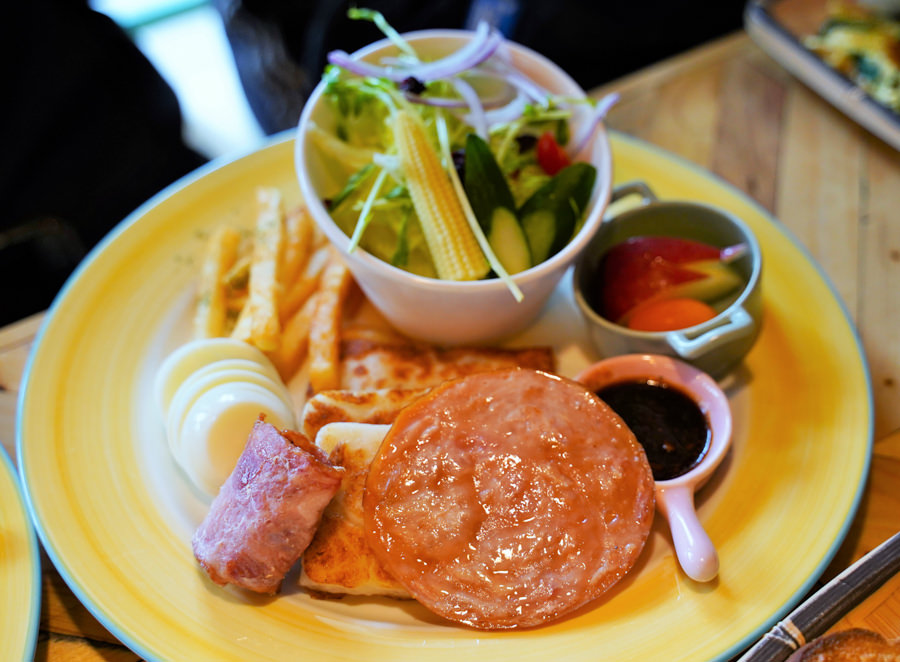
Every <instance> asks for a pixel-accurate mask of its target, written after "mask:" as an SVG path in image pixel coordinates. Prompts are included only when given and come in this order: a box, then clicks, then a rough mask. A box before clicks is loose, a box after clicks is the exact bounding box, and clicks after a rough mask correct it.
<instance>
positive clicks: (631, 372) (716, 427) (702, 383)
mask: <svg viewBox="0 0 900 662" xmlns="http://www.w3.org/2000/svg"><path fill="white" fill-rule="evenodd" d="M575 379H576V381H578V382H581V383H582V384H583V385H585V386H586V387H587V388H589V389H590V390H591V391H593V392H595V393H596V392H597V391H599V390H601V389H603V388H605V387H607V386H611V385H613V384H619V383H622V382H634V381H659V382H663V383H665V384H667V385H669V386H671V387H674V388H677V389H678V390H680V391H681V392H682V393H683V394H685V395H687V396H688V397H690V398H691V399H692V400H693V401H694V402H695V403H696V404H697V406H698V407H699V408H700V411H701V412H702V413H703V415H704V416H705V417H706V421H707V424H708V426H709V430H710V440H709V446H708V448H707V450H706V452H705V454H704V455H703V456H702V457H701V458H700V460H699V461H698V462H697V463H696V464H695V465H694V466H693V467H692V468H691V469H689V470H688V471H687V472H686V473H683V474H681V475H680V476H676V477H674V478H671V479H668V480H657V481H656V507H657V509H658V510H659V512H660V513H662V515H663V516H664V517H665V518H666V519H667V520H668V523H669V530H670V531H671V533H672V542H673V544H674V546H675V554H676V556H677V557H678V562H679V564H680V565H681V568H682V569H683V570H684V572H685V574H686V575H687V576H688V577H690V578H691V579H693V580H695V581H698V582H708V581H711V580H712V579H714V578H715V577H716V575H717V574H718V572H719V555H718V553H717V552H716V548H715V546H714V545H713V543H712V541H711V540H710V538H709V535H707V533H706V531H705V530H704V528H703V525H702V524H701V523H700V520H699V518H698V517H697V511H696V509H695V507H694V492H695V491H696V490H698V489H700V488H701V487H702V486H703V485H704V484H705V483H706V481H707V480H709V478H710V476H711V475H712V474H713V472H714V471H715V470H716V468H717V467H718V466H719V463H720V462H721V461H722V459H723V458H724V457H725V454H726V453H727V452H728V449H729V447H730V445H731V429H732V422H731V407H730V406H729V404H728V398H727V396H726V395H725V393H724V392H723V391H722V389H721V388H719V385H718V384H717V383H716V381H715V380H714V379H713V378H712V377H710V376H709V375H708V374H706V373H705V372H703V371H702V370H699V369H698V368H695V367H693V366H691V365H689V364H687V363H685V362H683V361H680V360H678V359H674V358H672V357H669V356H662V355H657V354H625V355H621V356H615V357H612V358H608V359H605V360H602V361H599V362H597V363H594V364H593V365H590V366H588V367H587V368H585V369H584V370H582V371H581V373H580V374H579V375H578V376H577V377H576V378H575Z"/></svg>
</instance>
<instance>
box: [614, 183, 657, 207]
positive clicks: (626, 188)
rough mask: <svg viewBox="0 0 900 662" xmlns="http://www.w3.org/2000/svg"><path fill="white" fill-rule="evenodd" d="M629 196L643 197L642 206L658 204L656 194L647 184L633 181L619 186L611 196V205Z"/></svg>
mask: <svg viewBox="0 0 900 662" xmlns="http://www.w3.org/2000/svg"><path fill="white" fill-rule="evenodd" d="M629 195H639V196H641V204H643V205H647V204H650V203H651V202H656V200H657V198H656V194H655V193H654V192H653V191H652V190H651V188H650V187H649V186H648V185H647V183H646V182H642V181H633V182H625V183H624V184H619V185H618V186H617V187H616V188H614V189H613V192H612V193H611V194H610V196H609V204H612V203H614V202H618V201H619V200H621V199H622V198H624V197H627V196H629Z"/></svg>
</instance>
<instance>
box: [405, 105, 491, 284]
mask: <svg viewBox="0 0 900 662" xmlns="http://www.w3.org/2000/svg"><path fill="white" fill-rule="evenodd" d="M394 141H395V143H396V145H397V150H398V155H399V157H400V164H401V166H402V168H403V171H404V173H405V175H406V184H407V187H408V189H409V194H410V197H411V198H412V202H413V206H414V207H415V210H416V214H417V215H418V217H419V222H420V224H421V226H422V233H423V234H424V235H425V241H426V243H427V244H428V250H429V251H430V253H431V259H432V261H433V262H434V266H435V269H436V271H437V274H438V277H439V278H441V279H444V280H477V279H479V278H483V277H484V276H485V275H486V274H487V272H488V270H489V269H490V266H489V265H488V262H487V259H486V258H485V257H484V254H483V253H482V251H481V248H480V247H479V246H478V241H477V240H476V238H475V235H474V234H473V233H472V229H471V228H470V227H469V223H468V221H467V220H466V217H465V214H464V212H463V209H462V206H461V204H460V201H459V198H457V197H456V192H455V191H454V189H453V186H452V184H451V183H450V180H449V179H448V178H447V173H445V172H444V169H443V168H442V167H441V162H440V160H439V159H438V156H437V153H436V152H435V150H434V148H433V147H432V146H431V144H430V143H429V142H428V137H427V136H426V135H425V130H424V128H423V127H422V125H421V124H420V123H419V120H418V119H417V118H416V117H415V116H414V115H411V114H409V113H408V112H406V111H403V110H400V111H397V113H396V114H395V116H394Z"/></svg>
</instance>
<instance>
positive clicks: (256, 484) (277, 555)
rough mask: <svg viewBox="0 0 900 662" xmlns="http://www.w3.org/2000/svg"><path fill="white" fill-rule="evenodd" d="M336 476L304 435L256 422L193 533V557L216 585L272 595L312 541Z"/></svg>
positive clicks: (339, 474)
mask: <svg viewBox="0 0 900 662" xmlns="http://www.w3.org/2000/svg"><path fill="white" fill-rule="evenodd" d="M286 435H287V436H286ZM288 437H290V438H288ZM342 474H343V470H342V469H341V468H340V467H335V466H333V465H331V464H330V463H329V462H328V460H327V457H326V456H325V454H324V453H323V452H322V451H321V450H319V449H318V448H316V447H315V446H314V445H313V444H311V443H310V442H308V441H307V440H306V438H305V437H303V436H302V435H299V434H296V433H293V434H292V433H291V432H289V431H285V432H284V433H281V432H279V431H278V430H277V429H276V428H275V427H274V426H272V425H270V424H268V423H266V422H264V421H262V420H259V421H257V422H256V424H255V425H254V426H253V430H252V432H251V433H250V437H249V438H248V440H247V446H246V448H245V449H244V452H243V454H242V455H241V457H240V459H239V460H238V462H237V465H236V466H235V469H234V471H233V472H232V474H231V476H230V477H229V478H228V480H227V481H226V482H225V484H224V485H223V486H222V489H221V491H220V492H219V494H218V496H217V497H216V498H215V500H214V501H213V503H212V506H211V507H210V510H209V513H208V514H207V516H206V519H204V521H203V523H202V524H201V525H200V528H199V529H197V531H196V533H195V534H194V538H193V549H194V556H195V557H196V558H197V561H198V562H199V563H200V565H201V566H202V567H203V568H204V569H205V570H206V572H207V573H208V574H209V576H210V578H211V579H212V580H213V581H214V582H215V583H217V584H221V585H225V584H234V585H235V586H239V587H241V588H245V589H248V590H251V591H256V592H258V593H275V592H276V591H277V590H278V588H279V587H280V585H281V581H282V579H283V578H284V575H285V574H286V573H287V572H288V570H290V568H291V566H292V565H294V563H296V561H297V560H298V559H299V558H300V555H301V554H302V553H303V551H304V550H305V549H306V547H307V546H308V545H309V543H310V541H311V540H312V537H313V535H314V534H315V531H316V527H317V526H318V524H319V520H320V518H321V516H322V511H323V510H324V509H325V506H327V505H328V502H329V501H330V500H331V499H332V497H333V496H334V495H335V493H336V492H337V490H338V488H339V487H340V484H341V477H342Z"/></svg>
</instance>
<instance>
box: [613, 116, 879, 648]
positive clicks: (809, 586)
mask: <svg viewBox="0 0 900 662" xmlns="http://www.w3.org/2000/svg"><path fill="white" fill-rule="evenodd" d="M610 133H611V134H616V132H614V131H611V132H610ZM616 135H617V137H618V138H620V139H622V138H624V140H626V141H632V142H633V143H634V144H635V145H636V146H638V147H639V148H645V149H647V150H649V151H651V152H656V153H657V154H658V155H661V156H665V157H667V158H669V159H671V160H673V161H677V162H678V163H679V165H680V166H681V167H683V168H684V169H686V170H691V171H693V172H694V173H695V174H698V175H703V176H705V177H708V178H712V179H715V180H716V181H717V184H718V185H719V186H721V187H722V188H723V189H725V190H728V191H729V192H730V193H731V194H733V195H736V196H738V197H740V198H741V199H742V200H743V201H744V202H745V203H747V204H749V205H750V206H751V207H754V208H755V210H756V211H757V213H759V214H760V215H761V216H764V217H765V218H766V220H767V221H768V222H770V223H773V224H774V225H775V226H776V227H777V229H778V231H779V232H780V233H781V234H782V235H783V236H784V237H786V238H787V239H788V240H789V241H790V242H791V243H792V244H793V245H794V247H795V248H796V249H798V250H799V251H800V252H801V253H802V254H803V256H804V258H806V260H807V261H808V262H809V264H811V265H812V266H813V267H814V268H815V270H816V272H817V274H818V276H819V278H821V279H822V281H823V282H824V283H825V285H826V286H827V287H828V290H829V291H830V292H831V296H832V298H833V300H834V301H835V302H836V303H837V304H838V305H839V307H840V309H841V312H842V315H843V317H844V321H845V322H846V323H847V325H848V327H849V329H850V331H851V333H852V336H853V340H854V342H855V348H856V352H857V354H858V355H859V360H860V366H861V368H862V370H863V375H864V377H865V384H866V403H867V410H868V419H869V425H868V430H867V432H866V446H867V452H866V457H865V466H864V467H863V472H862V476H861V480H860V482H859V484H858V485H857V487H856V494H855V495H854V497H853V504H852V507H851V508H850V511H849V512H848V516H847V518H846V520H845V521H844V522H843V524H842V526H841V530H840V533H839V535H838V536H837V537H836V538H835V540H834V541H833V542H832V544H831V547H830V548H829V550H828V552H827V553H826V554H825V556H824V557H823V558H822V561H821V563H820V564H819V566H818V567H817V568H816V570H815V571H814V572H813V573H812V574H811V575H810V576H809V577H808V578H807V581H806V582H804V583H803V585H802V586H801V587H799V588H798V590H797V591H796V592H795V593H794V595H792V596H791V598H790V599H788V600H787V601H785V604H784V605H782V606H781V608H780V609H779V610H778V611H777V612H776V613H774V614H773V615H772V617H771V618H770V619H769V621H768V625H766V624H763V625H761V626H760V627H759V628H757V630H756V631H755V632H754V633H752V634H750V635H748V636H747V637H745V639H744V640H743V642H742V643H741V644H740V645H736V646H734V647H733V648H732V649H731V650H730V651H729V652H728V653H727V654H726V655H723V656H722V657H720V658H716V660H712V661H710V662H725V661H726V660H729V659H730V657H732V656H734V655H737V654H738V653H740V652H741V651H743V650H744V649H746V648H747V647H748V646H750V645H751V644H753V643H754V642H755V641H756V640H758V639H759V638H760V637H762V636H763V635H764V634H765V633H766V632H768V631H769V630H770V629H771V628H772V626H773V625H775V623H777V622H778V621H779V620H781V619H782V618H783V617H784V616H786V615H787V614H788V613H790V612H791V610H792V609H793V608H795V607H796V606H797V605H799V604H801V603H802V602H803V599H804V598H805V597H806V596H807V595H808V594H809V593H810V592H811V591H812V590H813V587H814V586H815V584H816V582H818V581H819V579H820V578H821V576H822V573H824V572H825V570H826V569H827V568H828V566H829V565H830V563H831V561H832V560H833V559H834V557H835V555H836V554H837V552H838V550H839V549H840V547H841V545H842V544H843V542H844V540H845V539H846V537H847V534H848V533H849V531H850V527H851V526H852V525H853V522H854V520H855V519H856V515H857V514H858V512H859V506H860V504H861V503H862V499H863V497H864V495H865V489H866V484H867V482H868V476H869V474H870V472H871V468H872V453H873V448H874V443H875V439H874V437H875V416H874V413H875V399H874V393H873V388H872V374H871V369H870V368H869V361H868V358H867V355H866V351H865V347H864V346H863V343H862V338H861V336H860V334H859V330H858V328H857V326H856V324H855V323H854V322H853V318H852V317H851V315H850V311H849V309H848V308H847V305H846V302H845V301H844V299H843V297H841V296H840V294H838V290H837V287H836V286H835V284H834V281H832V279H831V277H830V276H829V275H828V274H827V273H826V272H825V270H824V269H823V268H822V265H821V264H819V261H818V260H816V259H815V258H814V257H813V255H812V253H810V251H809V249H808V248H807V247H806V245H805V244H803V242H801V241H800V239H799V238H798V237H797V235H796V234H794V232H793V231H792V230H791V229H790V228H788V227H787V226H785V225H784V224H783V223H781V222H780V221H778V219H777V218H776V217H775V216H774V215H773V214H772V213H771V212H770V211H769V210H768V209H766V208H765V207H763V206H762V204H760V203H759V202H758V201H757V200H755V199H753V198H752V197H750V196H749V195H748V194H747V193H745V192H744V191H741V190H740V189H739V188H738V187H737V186H735V185H734V184H732V183H731V182H728V181H726V180H724V179H722V178H721V177H719V176H718V175H716V174H715V173H714V172H711V171H709V170H706V169H704V168H702V167H700V166H699V165H697V164H696V163H694V162H692V161H689V160H687V159H685V158H684V157H682V156H680V155H678V154H673V153H672V152H668V151H666V150H664V149H662V148H661V147H658V146H656V145H653V144H652V143H649V142H647V141H645V140H642V139H641V138H636V137H634V136H628V135H625V134H621V133H617V134H616Z"/></svg>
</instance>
